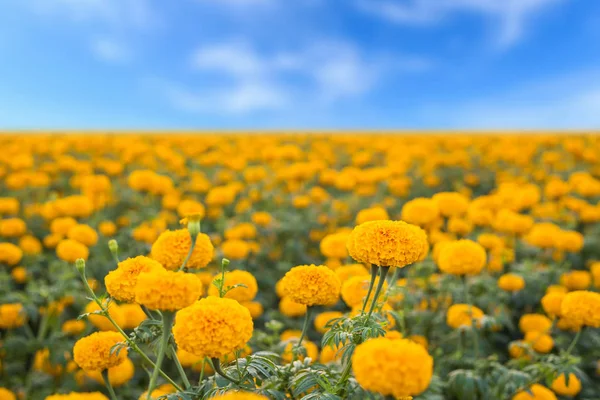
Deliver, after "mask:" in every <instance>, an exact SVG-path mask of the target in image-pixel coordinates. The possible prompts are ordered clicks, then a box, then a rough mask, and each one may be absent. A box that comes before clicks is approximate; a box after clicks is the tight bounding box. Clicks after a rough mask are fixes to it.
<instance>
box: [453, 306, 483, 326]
mask: <svg viewBox="0 0 600 400" xmlns="http://www.w3.org/2000/svg"><path fill="white" fill-rule="evenodd" d="M484 315H485V313H484V312H483V311H482V310H481V309H480V308H478V307H475V306H473V305H469V304H453V305H452V306H450V308H448V311H447V313H446V323H447V324H448V326H450V327H451V328H454V329H458V328H460V327H463V326H468V327H470V326H473V322H475V323H476V324H477V325H479V320H480V319H481V318H483V316H484Z"/></svg>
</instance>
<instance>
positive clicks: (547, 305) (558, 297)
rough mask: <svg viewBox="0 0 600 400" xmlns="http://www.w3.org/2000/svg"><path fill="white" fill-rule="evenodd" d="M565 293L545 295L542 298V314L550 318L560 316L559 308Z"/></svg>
mask: <svg viewBox="0 0 600 400" xmlns="http://www.w3.org/2000/svg"><path fill="white" fill-rule="evenodd" d="M566 295H567V294H566V293H558V292H556V293H547V294H546V295H545V296H544V297H542V301H541V302H542V308H543V309H544V312H545V313H546V314H548V315H549V316H550V317H560V316H562V313H561V307H562V302H563V300H564V299H565V296H566Z"/></svg>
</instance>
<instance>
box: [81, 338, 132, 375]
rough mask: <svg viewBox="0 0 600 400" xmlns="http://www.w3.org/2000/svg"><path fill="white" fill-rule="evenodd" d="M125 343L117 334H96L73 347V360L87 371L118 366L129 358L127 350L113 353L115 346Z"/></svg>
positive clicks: (123, 349)
mask: <svg viewBox="0 0 600 400" xmlns="http://www.w3.org/2000/svg"><path fill="white" fill-rule="evenodd" d="M122 342H123V337H122V336H121V334H119V333H117V332H96V333H92V334H91V335H89V336H86V337H84V338H82V339H79V340H78V341H77V343H75V346H74V347H73V358H74V360H75V362H76V363H77V365H79V367H81V369H84V370H86V371H98V370H104V369H108V368H111V367H114V366H117V365H119V364H121V363H122V362H124V361H125V359H126V358H127V348H125V347H123V348H121V349H120V351H119V352H116V351H112V348H113V346H115V345H116V344H118V343H122Z"/></svg>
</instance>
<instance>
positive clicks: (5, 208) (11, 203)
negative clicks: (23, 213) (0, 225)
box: [0, 197, 20, 215]
mask: <svg viewBox="0 0 600 400" xmlns="http://www.w3.org/2000/svg"><path fill="white" fill-rule="evenodd" d="M19 208H20V204H19V200H18V199H16V198H14V197H0V215H7V214H8V215H10V214H17V213H18V212H19Z"/></svg>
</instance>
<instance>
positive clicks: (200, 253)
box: [151, 229, 214, 270]
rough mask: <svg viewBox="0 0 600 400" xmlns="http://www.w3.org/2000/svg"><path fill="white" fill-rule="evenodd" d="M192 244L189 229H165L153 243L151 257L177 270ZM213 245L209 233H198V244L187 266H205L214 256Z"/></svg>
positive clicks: (168, 267) (166, 266) (170, 268)
mask: <svg viewBox="0 0 600 400" xmlns="http://www.w3.org/2000/svg"><path fill="white" fill-rule="evenodd" d="M191 245H192V239H191V237H190V233H189V232H188V230H187V229H178V230H175V231H165V232H163V233H161V234H160V236H159V237H158V239H156V241H155V242H154V244H153V245H152V252H151V257H152V258H153V259H155V260H156V261H158V262H159V263H161V264H162V266H163V267H165V268H166V269H169V270H177V269H179V267H181V264H183V260H184V259H185V258H186V256H187V253H188V252H189V250H190V246H191ZM213 251H214V248H213V245H212V243H211V242H210V238H209V237H208V235H206V234H204V233H200V234H198V236H197V238H196V246H195V247H194V251H193V252H192V255H191V257H190V259H189V260H188V262H187V264H186V266H187V268H204V267H206V266H207V265H208V263H209V262H210V261H211V260H212V258H213Z"/></svg>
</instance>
